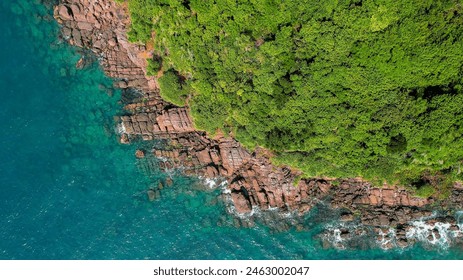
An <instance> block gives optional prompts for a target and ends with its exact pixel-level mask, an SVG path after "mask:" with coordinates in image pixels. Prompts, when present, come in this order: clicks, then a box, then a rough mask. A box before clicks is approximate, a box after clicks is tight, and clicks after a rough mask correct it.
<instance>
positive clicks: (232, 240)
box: [0, 0, 463, 259]
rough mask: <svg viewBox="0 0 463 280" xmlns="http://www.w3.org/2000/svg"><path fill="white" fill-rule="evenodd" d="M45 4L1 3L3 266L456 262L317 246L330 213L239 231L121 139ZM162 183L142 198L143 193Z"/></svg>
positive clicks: (195, 186) (99, 78)
mask: <svg viewBox="0 0 463 280" xmlns="http://www.w3.org/2000/svg"><path fill="white" fill-rule="evenodd" d="M45 2H47V3H48V4H47V3H45ZM49 2H50V1H43V0H3V1H1V2H0V25H1V28H0V30H1V32H0V96H1V99H0V100H1V101H0V104H1V105H0V107H1V109H0V120H1V121H0V132H1V134H0V259H461V258H463V249H462V248H461V247H459V246H457V245H451V246H450V247H449V248H448V247H445V246H444V247H443V246H439V245H429V244H426V243H418V244H417V245H415V246H414V247H412V248H408V249H405V250H401V249H391V250H383V249H381V248H379V246H365V245H362V244H360V243H359V245H358V246H355V244H354V245H353V246H346V248H345V249H335V248H333V247H332V246H331V247H330V248H325V249H324V247H323V243H324V242H322V238H321V237H320V235H321V234H322V232H323V231H324V230H325V229H326V228H329V227H333V226H336V225H333V224H332V223H333V222H332V221H333V219H331V218H330V217H331V216H330V215H332V214H331V212H330V210H329V209H325V208H323V207H319V208H318V209H315V210H314V211H313V212H312V213H311V214H309V215H307V216H306V217H303V218H302V219H301V220H302V227H301V226H299V227H292V226H290V227H287V229H284V230H281V229H279V230H276V227H277V226H275V225H277V224H278V219H280V220H285V219H286V220H285V221H284V223H288V224H290V223H291V220H290V219H291V218H285V217H280V218H278V217H277V218H275V217H276V216H278V215H277V214H274V215H272V216H273V218H267V220H268V222H267V224H266V225H264V224H261V223H259V222H256V223H254V224H253V225H251V226H249V225H248V226H243V224H246V222H245V221H243V220H240V219H238V218H236V217H235V216H233V215H232V214H230V213H229V211H228V210H227V209H228V208H227V203H226V201H224V199H223V198H222V195H221V193H222V190H221V189H220V188H216V189H210V188H208V187H206V186H204V185H203V184H201V182H200V181H198V180H197V179H194V178H185V177H182V176H179V175H177V173H176V172H175V171H172V172H170V173H169V174H166V173H163V172H161V171H159V170H158V171H156V170H149V171H148V170H147V168H146V167H147V166H148V165H149V164H151V163H153V162H152V161H154V159H150V158H148V159H145V160H142V161H140V160H137V159H136V158H135V156H134V153H135V149H136V146H135V145H129V146H126V145H121V144H119V143H118V141H117V136H116V134H115V132H114V127H115V123H114V120H113V116H114V115H116V114H118V113H121V112H122V104H120V102H119V100H120V95H121V93H120V92H119V91H117V90H114V89H113V88H112V87H111V85H112V81H111V80H110V79H108V78H106V77H105V76H104V75H103V73H102V71H101V70H100V69H99V67H98V65H97V63H95V64H94V65H93V66H92V67H87V68H85V69H83V70H76V68H75V64H76V62H77V60H78V59H79V58H80V56H81V54H80V53H79V50H77V49H75V48H73V47H70V46H68V45H67V44H66V43H64V42H63V41H60V39H59V26H58V25H57V23H56V22H55V21H54V20H53V17H52V6H51V5H50V4H49ZM168 177H172V178H173V181H174V184H173V185H172V186H171V187H167V186H166V187H165V188H164V189H162V190H161V191H160V197H159V198H157V199H156V200H155V201H152V202H150V201H149V200H148V198H147V195H146V191H147V190H148V189H149V188H150V187H151V186H153V185H154V186H157V185H158V183H159V182H165V180H166V178H168ZM272 219H274V221H272ZM272 223H274V225H272ZM278 227H279V228H281V226H278ZM325 243H326V242H325ZM373 243H374V242H373ZM325 245H326V244H325ZM325 247H326V246H325Z"/></svg>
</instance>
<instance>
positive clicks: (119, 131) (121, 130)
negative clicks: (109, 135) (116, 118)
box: [116, 122, 127, 134]
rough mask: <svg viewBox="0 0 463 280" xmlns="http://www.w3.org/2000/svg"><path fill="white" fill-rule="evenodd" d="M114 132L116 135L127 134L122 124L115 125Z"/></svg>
mask: <svg viewBox="0 0 463 280" xmlns="http://www.w3.org/2000/svg"><path fill="white" fill-rule="evenodd" d="M116 132H117V134H123V133H126V132H127V130H126V128H125V125H124V123H123V122H120V123H119V124H117V125H116Z"/></svg>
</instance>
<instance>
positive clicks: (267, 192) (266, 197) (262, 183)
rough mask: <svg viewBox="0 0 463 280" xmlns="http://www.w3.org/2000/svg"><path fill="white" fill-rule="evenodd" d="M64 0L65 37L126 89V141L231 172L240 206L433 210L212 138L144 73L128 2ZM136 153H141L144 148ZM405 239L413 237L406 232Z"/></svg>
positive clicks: (461, 197)
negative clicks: (312, 175)
mask: <svg viewBox="0 0 463 280" xmlns="http://www.w3.org/2000/svg"><path fill="white" fill-rule="evenodd" d="M60 3H61V4H59V5H58V6H57V7H56V8H55V11H54V15H55V18H56V19H57V20H58V22H60V23H61V25H62V36H63V38H64V39H65V40H67V41H68V42H69V43H71V44H73V45H76V46H79V47H83V48H87V49H90V50H92V51H93V52H94V53H95V54H96V56H97V57H98V58H99V60H100V63H101V65H102V67H103V69H104V71H105V73H106V74H107V75H108V76H110V77H112V78H114V79H115V83H114V84H115V86H116V87H119V88H121V89H122V90H123V97H122V99H123V100H122V101H123V102H124V103H125V104H126V105H125V110H126V112H127V114H126V115H124V116H119V117H118V118H117V122H118V123H119V130H120V133H121V143H130V142H132V141H139V140H154V139H155V140H163V141H164V142H163V144H162V145H158V148H157V149H154V150H153V151H151V152H152V153H153V154H154V155H155V156H157V157H160V158H163V159H165V160H163V161H161V163H160V164H161V167H162V168H165V169H170V168H178V167H182V170H184V172H185V174H186V175H195V176H203V177H206V178H216V177H219V176H220V177H223V178H225V179H226V180H227V181H228V188H229V191H230V193H231V194H230V196H231V199H232V201H233V203H234V206H235V210H236V212H238V213H249V212H251V211H252V209H253V207H257V208H260V209H263V210H265V209H269V208H279V209H281V210H282V211H288V212H296V213H301V214H302V213H305V212H307V211H309V210H310V209H311V208H312V207H313V206H314V205H316V204H317V203H319V201H322V200H323V201H327V202H329V203H330V204H331V206H332V207H333V208H338V209H345V211H344V210H343V211H344V214H343V216H342V217H341V218H342V219H344V220H345V221H353V220H355V219H359V220H360V222H361V223H363V224H365V225H371V226H376V227H390V226H392V227H396V228H400V229H403V228H405V226H404V225H405V224H406V223H408V222H409V221H412V220H414V219H417V218H419V217H421V216H426V215H429V214H430V212H429V210H428V206H429V205H430V204H431V203H432V202H433V201H432V200H428V199H420V198H415V197H412V196H411V195H410V194H409V193H408V192H407V191H406V190H404V189H400V188H396V187H384V188H377V187H373V186H371V184H369V183H367V182H363V181H360V180H354V179H352V180H345V181H342V182H340V183H339V184H338V185H337V186H334V185H333V182H331V181H328V180H322V179H310V180H300V181H299V182H298V184H297V185H294V182H295V178H296V177H297V176H298V175H300V174H298V173H297V172H295V171H292V170H291V169H290V168H289V167H278V166H274V165H272V164H271V163H270V160H269V158H270V157H269V155H267V151H265V150H262V149H256V150H255V151H252V152H250V151H247V150H246V149H245V148H244V147H242V146H241V145H240V144H239V143H238V142H237V141H236V140H234V139H233V138H231V137H228V136H226V135H225V136H220V137H219V136H217V137H214V138H211V137H208V136H207V135H206V133H205V132H202V131H196V130H195V129H194V125H193V121H192V119H191V116H190V114H189V111H188V108H179V107H177V106H174V105H172V104H169V103H167V102H165V101H163V100H162V99H161V97H160V95H159V90H158V86H157V83H156V80H155V78H153V77H146V76H145V74H146V70H145V68H146V57H150V56H151V55H152V53H151V52H150V50H148V49H147V48H146V47H145V46H140V45H135V44H130V43H129V42H128V40H127V37H126V31H127V28H128V24H129V20H128V17H127V12H126V10H125V8H124V6H121V5H119V4H116V3H115V2H113V1H111V0H61V1H60ZM148 152H149V151H146V153H148ZM143 156H145V153H143ZM137 157H140V158H141V157H142V155H141V153H138V154H137ZM308 160H310V159H308ZM462 192H463V187H461V186H456V188H455V190H454V192H453V194H452V196H451V199H449V202H448V203H449V204H451V205H458V206H459V207H461V205H463V204H462V203H463V194H462ZM148 197H149V199H150V200H153V199H154V197H155V194H154V193H153V192H152V191H151V192H148ZM453 226H456V225H455V223H453ZM345 234H347V233H345ZM400 240H401V242H402V244H405V243H407V241H406V238H405V236H404V237H403V238H402V237H401V239H400Z"/></svg>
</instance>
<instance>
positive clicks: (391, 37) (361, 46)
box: [128, 0, 463, 184]
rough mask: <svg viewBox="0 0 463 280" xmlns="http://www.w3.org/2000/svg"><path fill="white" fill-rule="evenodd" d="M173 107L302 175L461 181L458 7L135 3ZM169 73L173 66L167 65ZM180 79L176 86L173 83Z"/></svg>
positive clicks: (462, 21) (413, 0) (454, 2)
mask: <svg viewBox="0 0 463 280" xmlns="http://www.w3.org/2000/svg"><path fill="white" fill-rule="evenodd" d="M128 3H129V9H130V13H131V19H132V28H131V31H130V33H129V37H130V39H131V40H132V41H135V42H140V43H146V42H147V41H152V43H154V45H155V49H156V51H157V53H156V55H159V56H161V57H162V61H163V63H162V67H163V70H164V71H166V72H165V73H166V74H165V75H169V76H168V77H166V78H165V79H166V80H168V81H169V83H167V82H166V83H165V84H170V85H171V83H173V82H174V81H175V80H176V79H177V80H176V81H177V82H179V83H180V82H183V83H184V84H185V85H186V84H188V87H190V85H191V88H190V89H189V90H188V91H187V90H183V89H182V85H180V84H178V85H177V86H170V87H173V88H176V89H177V90H174V91H172V92H169V90H170V89H167V88H165V87H164V82H163V81H162V78H161V80H160V83H161V90H162V92H161V93H162V94H163V96H165V97H166V99H167V100H170V101H172V102H173V103H175V104H177V105H181V104H183V103H184V102H185V98H186V97H187V94H188V95H190V98H189V99H188V100H189V105H190V107H191V110H192V113H193V117H194V120H195V125H196V126H197V127H198V128H200V129H205V130H207V131H208V132H210V133H214V132H215V131H217V130H219V129H220V130H223V131H231V132H233V134H234V135H235V137H236V138H237V139H238V140H240V141H241V142H242V143H244V144H245V145H246V146H248V147H251V148H252V147H254V146H255V145H259V146H263V147H266V148H269V149H271V150H273V151H274V152H275V154H276V157H275V158H274V161H275V162H277V163H285V164H290V165H291V166H294V167H296V168H299V169H301V170H303V171H304V173H305V175H306V176H320V175H323V176H330V177H354V176H362V177H365V178H368V179H370V180H377V181H383V180H387V181H388V182H390V183H392V182H400V183H403V184H405V183H410V182H412V181H416V180H418V179H419V178H421V177H422V176H423V174H425V173H426V174H436V172H437V173H439V174H448V175H447V177H452V178H453V179H455V178H456V177H457V176H458V175H459V174H460V163H461V160H462V159H463V138H462V137H461V136H462V132H463V110H462V106H461V105H462V104H463V92H462V84H463V80H462V77H463V75H462V71H463V67H462V65H463V16H462V13H463V4H462V2H461V1H460V0H441V1H436V0H397V1H393V0H326V1H318V0H300V1H292V0H286V1H285V0H279V1H276V0H214V1H212V0H211V1H204V0H190V1H188V0H128ZM169 69H174V70H169ZM174 74H175V75H177V76H178V77H177V78H175V77H173V75H174Z"/></svg>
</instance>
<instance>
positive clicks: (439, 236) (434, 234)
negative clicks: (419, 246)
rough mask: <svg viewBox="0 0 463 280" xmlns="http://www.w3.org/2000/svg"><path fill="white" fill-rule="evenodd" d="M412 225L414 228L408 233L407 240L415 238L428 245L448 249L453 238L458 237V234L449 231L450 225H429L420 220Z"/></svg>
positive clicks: (437, 223) (439, 223)
mask: <svg viewBox="0 0 463 280" xmlns="http://www.w3.org/2000/svg"><path fill="white" fill-rule="evenodd" d="M410 225H411V226H412V227H411V228H410V229H408V230H407V232H406V237H407V238H409V239H410V238H414V239H416V240H419V241H421V242H424V243H427V244H432V245H439V246H440V247H442V248H448V247H449V246H450V244H451V242H452V241H451V239H452V237H456V235H458V232H456V233H455V232H454V231H451V230H449V229H450V226H451V225H450V224H449V223H442V222H436V223H434V224H429V223H426V222H425V221H423V220H420V221H414V222H411V223H410ZM429 237H431V238H429Z"/></svg>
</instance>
